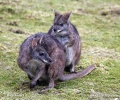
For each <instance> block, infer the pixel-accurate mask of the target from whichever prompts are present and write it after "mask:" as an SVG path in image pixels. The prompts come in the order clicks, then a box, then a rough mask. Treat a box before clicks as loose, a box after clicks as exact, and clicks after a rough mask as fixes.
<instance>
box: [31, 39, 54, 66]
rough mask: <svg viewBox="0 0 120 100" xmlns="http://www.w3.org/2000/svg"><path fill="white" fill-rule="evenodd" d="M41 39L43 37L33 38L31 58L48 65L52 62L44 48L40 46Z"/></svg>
mask: <svg viewBox="0 0 120 100" xmlns="http://www.w3.org/2000/svg"><path fill="white" fill-rule="evenodd" d="M42 39H43V37H41V38H33V40H32V42H31V47H32V50H31V56H32V58H33V59H35V60H41V61H42V62H43V63H46V64H50V63H51V62H52V59H51V58H50V56H49V54H48V53H47V51H46V50H45V49H44V47H43V46H42V45H41V42H42Z"/></svg>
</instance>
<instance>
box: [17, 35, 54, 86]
mask: <svg viewBox="0 0 120 100" xmlns="http://www.w3.org/2000/svg"><path fill="white" fill-rule="evenodd" d="M36 37H37V34H36V35H32V36H30V37H28V38H27V39H26V40H24V42H23V43H22V45H21V46H20V51H19V56H18V59H17V63H18V65H19V67H20V68H21V69H22V70H23V71H25V72H26V73H27V75H28V78H29V79H30V80H32V81H31V84H34V85H36V81H37V80H38V79H39V77H40V76H41V75H42V73H43V72H44V70H45V66H46V65H48V64H50V63H51V62H52V59H51V58H50V57H49V55H48V53H47V52H46V50H45V49H44V48H43V47H41V46H38V47H37V48H36V46H37V43H36V39H37V38H36ZM39 40H40V39H39Z"/></svg>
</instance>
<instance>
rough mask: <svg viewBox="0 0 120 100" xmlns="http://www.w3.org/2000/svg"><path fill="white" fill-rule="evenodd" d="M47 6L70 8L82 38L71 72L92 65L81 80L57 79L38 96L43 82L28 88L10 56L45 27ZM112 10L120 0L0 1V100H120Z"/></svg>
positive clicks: (119, 35)
mask: <svg viewBox="0 0 120 100" xmlns="http://www.w3.org/2000/svg"><path fill="white" fill-rule="evenodd" d="M53 9H55V10H57V11H60V12H62V13H64V12H68V11H72V12H73V14H72V16H71V22H72V23H73V24H75V26H76V27H77V29H78V31H79V33H80V36H81V39H82V56H81V60H80V62H79V64H78V66H76V70H78V69H79V68H78V67H79V66H80V65H81V66H83V67H84V68H85V67H86V66H88V65H90V64H93V63H94V64H96V65H97V69H96V70H94V71H93V72H92V73H91V74H89V75H88V76H86V77H84V78H79V79H74V80H70V81H65V82H58V83H57V84H56V86H55V88H54V89H52V90H50V91H48V92H47V93H45V94H38V92H39V91H40V89H41V88H43V86H37V87H36V88H35V90H34V91H30V90H29V80H28V78H27V75H26V74H25V73H24V72H23V71H22V70H20V68H19V67H18V65H17V63H16V59H17V56H18V52H19V46H20V44H21V43H22V42H23V41H24V39H25V38H27V37H28V36H30V35H32V34H34V33H37V32H47V31H48V30H49V28H50V26H51V25H52V22H53V18H54V13H53ZM116 9H118V10H119V13H120V0H86V1H85V0H64V1H63V0H61V1H60V0H59V1H58V0H51V1H50V0H44V1H43V0H9V1H8V0H0V100H18V99H19V100H47V99H48V100H88V99H89V100H114V99H115V98H118V99H120V14H119V13H116V12H115V11H116ZM111 11H114V12H112V13H111ZM101 13H105V14H106V15H101ZM14 22H15V23H17V25H15V24H14ZM11 23H13V24H11ZM15 30H21V32H22V34H16V33H14V31H15ZM25 82H26V84H25Z"/></svg>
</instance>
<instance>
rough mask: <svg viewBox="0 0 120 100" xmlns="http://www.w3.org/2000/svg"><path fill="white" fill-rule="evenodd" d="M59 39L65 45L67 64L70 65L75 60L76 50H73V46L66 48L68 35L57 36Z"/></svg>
mask: <svg viewBox="0 0 120 100" xmlns="http://www.w3.org/2000/svg"><path fill="white" fill-rule="evenodd" d="M57 40H58V41H59V42H60V43H61V44H62V45H63V46H64V47H65V53H66V66H69V65H70V64H71V63H72V61H73V57H74V51H73V47H67V48H66V46H65V44H66V43H68V42H69V39H68V36H64V37H57Z"/></svg>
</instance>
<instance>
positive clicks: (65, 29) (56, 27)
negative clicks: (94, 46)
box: [48, 11, 81, 72]
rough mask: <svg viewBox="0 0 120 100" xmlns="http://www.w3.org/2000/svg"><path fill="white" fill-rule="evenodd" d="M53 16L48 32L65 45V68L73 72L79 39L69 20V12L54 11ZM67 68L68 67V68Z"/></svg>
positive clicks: (76, 59) (78, 57)
mask: <svg viewBox="0 0 120 100" xmlns="http://www.w3.org/2000/svg"><path fill="white" fill-rule="evenodd" d="M54 13H55V18H54V22H53V25H52V27H51V28H50V30H49V31H48V34H50V35H52V36H54V37H55V38H56V39H57V40H58V41H59V42H60V43H61V44H62V45H63V47H65V52H66V53H65V54H66V57H67V60H66V68H67V70H69V71H70V72H75V65H76V64H77V63H78V61H79V59H80V55H81V39H80V36H79V33H78V31H77V29H76V27H75V26H74V25H73V24H71V22H70V20H69V19H70V15H71V12H69V13H65V14H60V13H59V12H57V11H55V12H54ZM68 68H69V69H68Z"/></svg>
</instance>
